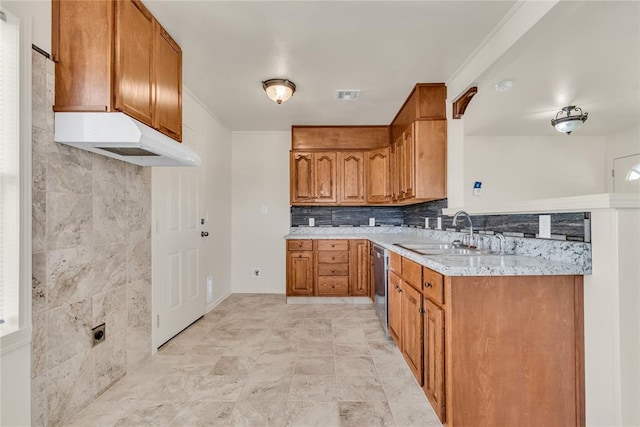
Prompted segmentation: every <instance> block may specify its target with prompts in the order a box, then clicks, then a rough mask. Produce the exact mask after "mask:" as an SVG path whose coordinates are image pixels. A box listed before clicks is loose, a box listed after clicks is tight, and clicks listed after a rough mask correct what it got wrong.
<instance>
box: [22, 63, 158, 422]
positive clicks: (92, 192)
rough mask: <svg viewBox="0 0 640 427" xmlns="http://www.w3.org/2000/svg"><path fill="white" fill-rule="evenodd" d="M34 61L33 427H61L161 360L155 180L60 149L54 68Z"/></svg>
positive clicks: (139, 171) (114, 163) (115, 162)
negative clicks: (154, 269)
mask: <svg viewBox="0 0 640 427" xmlns="http://www.w3.org/2000/svg"><path fill="white" fill-rule="evenodd" d="M32 55H33V56H32V61H33V75H32V88H33V89H32V90H33V95H32V97H33V99H32V108H33V113H32V124H33V129H32V143H33V146H32V152H33V212H32V216H33V234H32V241H33V255H32V266H33V280H32V313H33V318H32V324H33V337H32V347H31V359H32V369H31V371H32V384H31V391H32V405H31V416H32V423H31V425H32V426H53V425H61V424H64V422H65V420H66V419H68V418H69V417H70V416H71V415H73V414H74V413H75V412H76V411H78V410H80V409H82V408H83V407H84V406H86V405H88V404H89V403H91V402H92V401H93V400H94V399H95V398H97V397H98V396H99V395H101V394H102V393H103V392H104V391H105V390H107V389H108V388H109V387H110V386H111V385H112V384H114V383H115V382H116V381H118V380H119V379H120V378H122V377H123V376H125V375H126V374H127V373H128V372H131V371H132V370H134V369H136V368H137V367H139V366H140V365H141V364H143V363H144V361H145V360H146V359H147V358H148V357H150V355H151V171H150V169H149V168H142V167H139V166H135V165H132V164H128V163H123V162H120V161H118V160H114V159H111V158H108V157H104V156H100V155H96V154H92V153H89V152H86V151H82V150H78V149H76V148H72V147H69V146H66V145H62V144H58V143H56V142H54V138H53V129H54V128H53V126H54V124H53V111H52V106H53V94H54V63H53V62H52V61H50V60H49V59H48V58H47V57H46V56H44V55H43V54H42V53H40V52H38V51H37V50H34V51H33V52H32ZM101 323H106V339H105V340H104V341H103V342H102V343H100V344H98V345H96V346H95V347H92V335H91V328H93V327H95V326H98V325H100V324H101Z"/></svg>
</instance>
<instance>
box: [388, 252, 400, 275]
mask: <svg viewBox="0 0 640 427" xmlns="http://www.w3.org/2000/svg"><path fill="white" fill-rule="evenodd" d="M401 260H402V257H401V256H400V255H398V254H397V253H395V252H391V251H389V270H391V271H393V272H394V273H396V274H397V275H398V276H399V275H401V274H402V264H401Z"/></svg>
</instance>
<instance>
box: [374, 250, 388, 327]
mask: <svg viewBox="0 0 640 427" xmlns="http://www.w3.org/2000/svg"><path fill="white" fill-rule="evenodd" d="M372 252H373V253H372V255H373V279H374V284H375V285H374V286H375V308H376V315H377V316H378V319H380V323H381V324H382V329H384V333H385V335H386V336H387V337H389V326H388V325H389V323H388V322H389V320H388V315H387V268H388V266H389V261H388V259H389V254H388V252H387V250H386V249H385V248H383V247H381V246H378V245H375V244H374V245H373V249H372Z"/></svg>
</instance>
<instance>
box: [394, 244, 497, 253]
mask: <svg viewBox="0 0 640 427" xmlns="http://www.w3.org/2000/svg"><path fill="white" fill-rule="evenodd" d="M395 246H399V247H401V248H404V249H407V250H410V251H411V252H415V253H417V254H420V255H467V256H469V255H489V254H493V252H492V251H489V250H483V249H470V248H456V247H454V246H453V245H451V244H447V243H442V244H439V243H395Z"/></svg>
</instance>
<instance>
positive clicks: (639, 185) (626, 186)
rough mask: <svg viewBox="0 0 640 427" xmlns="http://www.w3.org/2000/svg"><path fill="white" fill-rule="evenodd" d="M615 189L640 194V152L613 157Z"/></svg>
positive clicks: (620, 191) (618, 191)
mask: <svg viewBox="0 0 640 427" xmlns="http://www.w3.org/2000/svg"><path fill="white" fill-rule="evenodd" d="M613 191H614V193H636V194H640V154H634V155H631V156H625V157H618V158H616V159H613Z"/></svg>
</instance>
